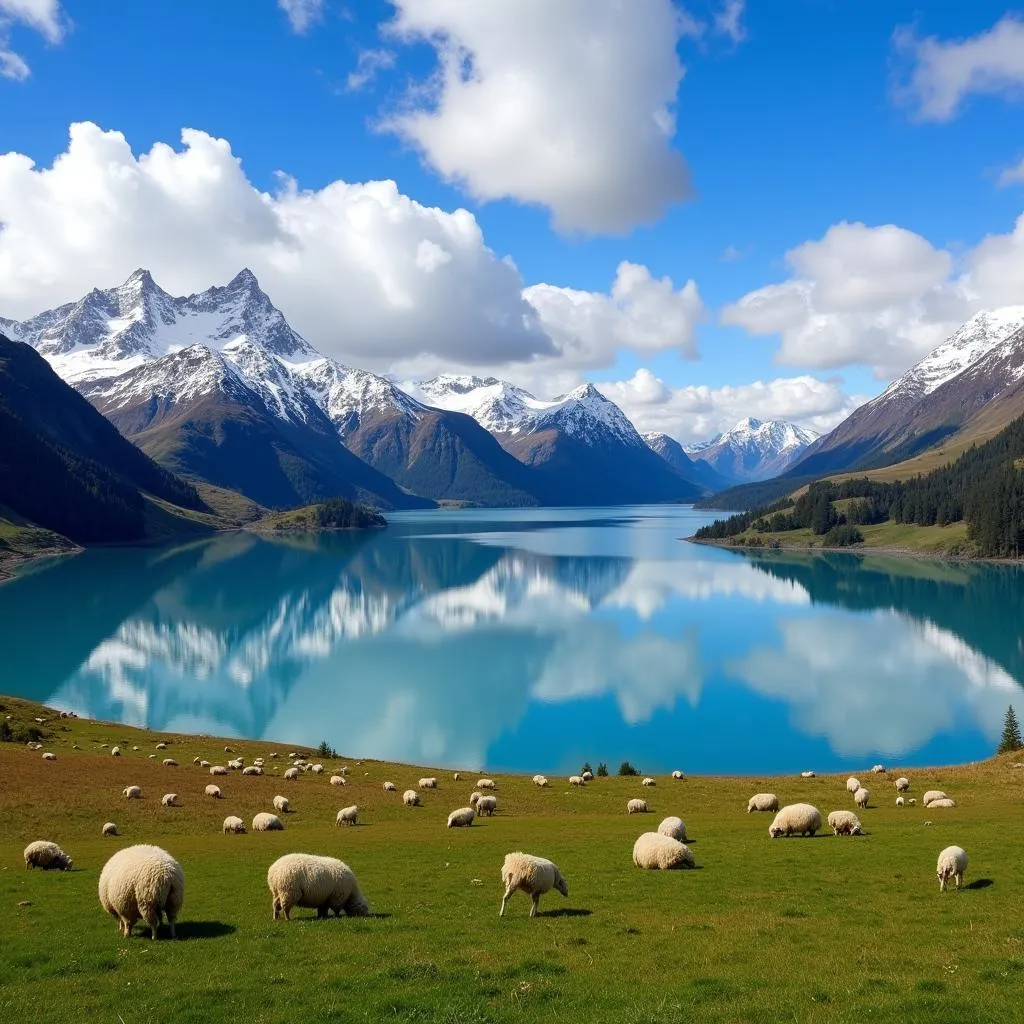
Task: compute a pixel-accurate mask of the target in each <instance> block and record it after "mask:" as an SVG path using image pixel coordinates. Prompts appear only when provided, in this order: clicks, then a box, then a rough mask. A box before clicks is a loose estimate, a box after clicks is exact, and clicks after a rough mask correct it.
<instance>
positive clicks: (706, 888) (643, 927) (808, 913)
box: [0, 698, 1024, 1024]
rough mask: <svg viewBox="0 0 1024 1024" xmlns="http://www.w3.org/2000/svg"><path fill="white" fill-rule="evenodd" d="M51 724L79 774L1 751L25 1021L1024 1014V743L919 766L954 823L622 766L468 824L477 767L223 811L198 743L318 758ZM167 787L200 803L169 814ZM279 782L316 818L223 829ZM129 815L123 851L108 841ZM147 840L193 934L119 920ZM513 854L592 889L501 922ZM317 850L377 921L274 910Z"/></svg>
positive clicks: (305, 791) (18, 1012)
mask: <svg viewBox="0 0 1024 1024" xmlns="http://www.w3.org/2000/svg"><path fill="white" fill-rule="evenodd" d="M0 704H3V705H5V707H4V708H3V710H2V711H0V714H4V715H6V714H12V715H13V716H14V722H15V724H16V725H18V724H24V723H26V722H31V720H32V718H33V717H34V716H35V715H40V717H44V716H46V713H41V712H40V711H39V709H38V707H37V706H33V705H28V704H25V703H24V702H21V701H15V700H13V699H9V698H0ZM49 717H50V721H48V722H47V723H46V724H45V725H44V728H46V729H47V730H52V733H51V735H50V736H49V737H48V738H47V740H46V741H45V746H46V749H51V750H53V751H54V752H55V753H56V754H57V755H58V760H57V761H56V762H52V763H48V762H44V761H42V760H41V758H40V753H39V752H35V751H29V750H27V749H26V748H24V747H21V746H14V745H12V744H0V780H2V784H0V815H2V820H3V822H4V829H3V832H2V833H0V904H2V907H3V913H2V914H0V1020H3V1021H20V1020H31V1021H69V1022H70V1021H84V1020H95V1021H111V1022H117V1021H118V1020H119V1018H120V1020H123V1021H124V1022H125V1024H135V1022H164V1021H166V1022H174V1024H189V1022H197V1024H198V1022H207V1021H231V1022H238V1021H245V1022H246V1024H256V1022H276V1021H304V1022H307V1021H308V1022H319V1021H345V1022H371V1021H374V1022H375V1021H403V1022H405V1021H408V1022H451V1024H474V1022H478V1024H505V1022H526V1021H531V1022H532V1021H560V1022H583V1021H594V1022H606V1021H623V1022H626V1024H634V1022H635V1024H641V1022H643V1024H675V1022H684V1021H685V1022H690V1021H701V1022H712V1024H715V1022H723V1024H724V1022H745V1021H750V1022H754V1021H757V1022H762V1021H767V1022H776V1021H778V1022H782V1021H787V1022H788V1021H812V1022H822V1024H824V1022H829V1024H831V1022H835V1021H851V1022H853V1021H857V1022H860V1021H863V1020H865V1019H868V1020H875V1021H901V1022H920V1024H925V1022H927V1024H935V1022H940V1024H941V1022H947V1021H948V1022H950V1024H952V1022H954V1021H955V1022H957V1024H963V1022H964V1021H972V1022H974V1021H986V1022H1006V1024H1010V1022H1017V1021H1019V1020H1020V1015H1021V1011H1020V1005H1021V1003H1020V992H1021V985H1022V983H1024V921H1022V919H1021V914H1020V911H1021V907H1022V905H1024V903H1022V896H1024V893H1022V882H1021V873H1020V850H1021V849H1022V847H1024V813H1022V807H1021V795H1020V793H1021V789H1020V786H1021V783H1022V782H1024V769H1013V768H1011V767H1010V765H1011V764H1012V763H1014V762H1015V761H1016V760H1017V759H1018V758H1022V757H1024V755H1020V754H1018V755H1016V757H1014V756H1009V757H1004V758H1001V759H998V760H992V761H989V762H985V763H982V764H977V765H972V766H966V767H960V768H940V769H934V770H925V769H912V770H908V771H907V772H906V774H907V775H908V776H909V777H910V779H911V782H912V789H911V794H910V795H914V794H916V795H917V796H918V798H919V797H920V795H921V793H922V792H923V791H924V790H925V789H928V788H940V789H945V790H947V791H948V792H950V793H951V794H952V795H953V796H954V797H955V798H956V799H957V801H958V806H957V807H956V808H955V809H953V810H947V811H931V812H929V811H926V810H925V809H923V808H921V807H916V808H909V807H908V808H904V809H902V810H900V809H897V808H896V807H895V803H894V800H895V790H894V788H893V785H892V780H893V778H894V777H895V776H894V773H893V771H892V770H890V772H889V774H888V775H887V776H873V775H870V774H867V775H862V776H861V779H862V781H864V782H865V783H866V784H867V785H868V786H869V788H870V789H871V790H872V791H873V799H872V801H871V803H872V805H876V806H872V807H870V808H868V809H867V810H865V811H863V812H861V820H862V821H863V823H864V825H865V827H866V829H867V831H868V833H869V834H868V835H867V836H864V837H861V838H844V839H836V838H834V837H832V836H831V834H829V835H828V836H819V837H817V838H814V839H789V840H775V841H773V840H770V839H769V838H768V835H767V828H768V824H769V822H770V820H771V815H770V814H751V815H747V814H746V813H745V807H746V800H747V798H748V796H749V795H750V794H751V793H752V792H756V791H759V790H762V789H768V790H771V791H773V792H776V793H778V794H779V796H780V797H781V798H782V799H783V800H784V801H786V802H789V801H796V800H810V801H811V802H813V803H814V804H815V805H816V806H818V807H819V808H820V809H821V811H822V812H823V814H827V812H828V811H829V810H832V809H835V808H837V807H848V806H851V803H850V797H849V794H847V792H846V790H845V786H844V783H845V776H843V777H841V778H840V777H836V776H819V777H818V778H815V779H806V780H805V779H800V778H789V777H786V778H772V779H769V778H710V777H699V776H698V777H691V778H688V779H686V780H685V781H682V782H674V781H673V780H671V779H670V778H667V777H664V776H659V777H658V778H657V783H658V784H657V787H656V788H654V789H641V787H640V780H639V779H627V778H609V779H598V780H595V781H594V783H592V784H591V785H590V786H588V787H587V788H585V789H583V790H570V789H569V787H568V786H567V785H566V784H565V781H564V780H563V779H557V780H556V779H554V778H552V782H553V785H552V786H551V788H550V789H546V790H538V789H536V788H535V787H533V786H532V785H531V783H530V781H529V779H528V778H524V777H515V776H509V775H502V774H495V773H488V774H490V775H491V776H492V777H493V778H495V779H496V781H497V784H498V789H497V796H498V801H499V803H498V807H499V813H498V814H497V815H496V816H495V817H494V818H491V819H485V820H483V821H480V822H478V823H477V824H476V825H474V826H473V827H472V828H469V829H460V830H451V831H448V830H446V829H445V827H444V823H445V819H446V817H447V814H448V812H449V811H450V810H452V809H453V808H455V807H459V806H462V805H464V804H465V803H466V800H467V798H468V796H469V793H470V791H471V789H472V786H473V783H474V781H475V779H476V777H477V773H476V772H475V771H469V772H467V773H465V774H464V775H463V779H462V781H459V782H455V781H453V779H452V776H451V773H450V772H442V771H440V770H434V771H433V772H431V773H432V774H436V775H438V777H439V779H440V789H439V790H438V791H437V792H427V793H425V794H424V795H423V800H424V804H425V806H424V807H422V808H419V809H412V808H405V807H403V806H402V805H401V804H400V792H399V794H385V793H383V792H382V790H381V782H382V781H383V780H384V779H386V778H390V779H392V780H393V781H394V782H395V783H396V784H397V785H398V787H399V791H401V790H402V789H404V788H406V787H408V786H410V785H414V784H415V781H416V780H417V779H418V778H419V776H420V775H421V774H422V773H423V771H424V769H420V768H412V767H406V766H399V765H393V764H385V763H381V762H376V761H365V762H364V763H362V764H357V762H356V760H355V759H353V758H351V757H350V758H347V759H344V761H342V760H339V761H337V762H333V761H332V762H327V763H328V766H329V768H330V767H334V766H335V765H337V764H340V763H346V764H348V766H349V768H350V772H351V774H350V776H349V778H350V780H351V781H350V784H349V786H347V787H346V788H345V789H338V788H336V787H332V786H330V785H329V784H328V781H327V774H325V775H323V776H313V775H312V774H309V775H304V776H303V777H301V778H300V779H298V780H296V781H293V782H285V781H284V780H282V779H279V778H274V777H272V776H264V777H263V778H243V777H240V776H237V775H232V776H231V777H228V778H226V779H222V780H216V781H218V782H219V783H220V784H221V786H222V789H223V790H224V793H225V798H224V799H223V800H220V801H214V800H212V799H209V798H207V797H204V796H203V795H202V791H203V787H204V786H205V785H206V784H207V783H208V782H209V781H211V780H210V776H209V775H208V774H207V772H206V771H205V770H201V769H200V768H198V767H193V766H192V764H191V760H192V757H193V756H198V755H202V756H205V757H206V758H208V759H209V760H212V761H218V760H219V761H223V760H224V759H226V758H227V756H228V755H227V754H225V753H224V750H223V747H224V745H225V743H227V744H228V745H230V746H231V747H233V748H234V750H235V751H236V752H238V753H240V754H242V755H243V756H245V757H246V758H247V759H251V758H252V757H253V756H255V755H257V754H263V755H264V756H266V755H268V754H269V753H270V752H271V751H272V750H278V751H280V752H282V753H287V752H288V751H289V749H295V748H289V747H288V746H280V745H275V744H271V743H264V742H241V741H235V740H227V741H224V740H214V739H209V738H205V739H204V738H197V737H187V736H171V737H168V739H169V741H170V746H169V747H168V749H167V751H166V754H167V755H172V756H174V757H175V758H176V759H177V760H178V761H180V762H181V764H180V767H178V768H167V767H164V766H163V765H162V764H160V762H159V760H156V761H153V760H150V759H149V758H148V756H147V755H148V754H149V753H157V754H158V755H159V757H163V756H165V753H164V752H159V751H156V750H155V749H154V747H155V743H156V742H157V740H158V739H160V738H161V737H160V736H159V735H158V734H156V733H150V732H146V731H136V730H132V729H129V728H126V727H123V726H118V725H109V724H103V723H93V722H83V721H77V720H72V721H70V722H69V721H61V720H59V719H56V720H54V719H53V718H52V715H50V716H49ZM74 743H77V744H78V745H79V746H80V747H81V749H80V750H77V751H76V750H74V749H72V745H73V744H74ZM101 743H107V744H113V743H120V744H121V747H122V749H123V750H125V755H124V756H123V757H121V758H120V759H115V758H112V757H111V756H110V755H109V753H108V751H107V750H104V749H102V748H101V747H100V744H101ZM353 743H354V745H358V738H357V737H354V738H353ZM132 744H138V745H139V746H140V748H141V749H140V751H139V752H137V753H133V752H132V751H131V746H132ZM612 754H613V752H610V751H608V752H606V751H594V752H593V756H592V758H591V759H592V760H596V759H597V758H598V757H603V758H604V759H605V760H612V759H613V757H612ZM270 763H275V762H270ZM283 763H285V762H284V759H283V758H278V759H277V762H276V764H277V765H279V766H280V765H282V764H283ZM680 763H681V767H683V768H684V769H685V767H686V764H685V755H684V754H682V753H681V755H680ZM477 767H478V768H479V766H477ZM538 767H539V768H542V767H543V765H538ZM641 767H642V766H641ZM364 773H365V774H364ZM129 783H134V784H138V785H141V786H142V789H143V794H144V799H143V800H142V801H138V802H127V801H124V800H123V799H121V797H120V790H121V788H122V787H123V786H124V785H126V784H129ZM168 791H176V792H178V793H179V794H180V795H181V799H182V801H183V804H184V806H182V807H180V808H176V809H175V808H163V807H161V806H160V803H159V801H160V796H161V795H162V794H163V793H164V792H168ZM278 792H281V793H284V794H285V795H287V796H288V797H289V798H290V799H291V802H292V807H293V808H294V812H295V813H293V814H290V815H288V816H287V817H286V818H285V826H286V829H285V831H284V832H282V833H270V834H262V835H255V834H251V833H250V834H248V835H245V836H224V835H222V834H221V833H220V824H221V822H222V820H223V818H224V817H225V816H226V815H227V814H234V813H237V814H239V815H240V816H241V817H242V818H243V819H247V820H248V819H251V817H252V815H253V814H254V813H255V812H256V811H258V810H265V809H271V800H272V798H273V796H274V794H275V793H278ZM641 794H642V795H643V796H644V797H646V799H647V800H648V802H649V804H650V806H651V807H652V810H653V812H654V813H652V814H650V815H647V816H643V817H638V816H633V817H627V816H626V814H625V803H626V800H627V799H628V798H629V797H631V796H635V795H641ZM348 803H357V804H359V806H360V817H361V819H362V822H363V823H361V824H360V825H359V826H357V827H355V828H348V829H341V828H337V827H335V826H334V824H333V821H334V815H335V813H336V811H337V809H338V808H339V807H341V806H344V805H345V804H348ZM668 814H679V815H680V816H681V817H683V818H684V819H685V820H686V822H687V828H688V831H689V833H690V834H691V836H692V837H693V844H692V848H693V850H694V853H695V855H696V858H697V863H698V865H699V867H700V869H699V870H696V871H684V872H665V873H660V872H642V871H639V870H637V869H636V868H634V867H633V865H632V863H631V858H630V853H631V848H632V844H633V841H634V839H635V838H636V836H637V835H638V834H639V833H640V832H641V831H643V830H645V829H650V828H654V827H656V825H657V822H658V821H659V820H660V819H661V818H662V817H663V816H665V815H668ZM107 820H112V821H115V822H117V824H118V826H119V828H120V829H121V832H122V837H121V838H117V839H106V840H105V839H102V838H101V837H100V835H99V832H100V827H101V825H102V823H103V822H104V821H107ZM926 820H932V821H934V825H933V826H932V827H926V826H925V825H924V822H925V821H926ZM37 838H49V839H53V840H55V841H57V842H59V843H60V844H61V845H62V846H63V847H64V849H65V850H66V851H67V852H68V853H70V854H71V856H72V857H73V858H74V861H75V869H74V870H73V871H71V872H68V873H44V872H39V871H26V870H25V869H24V867H23V861H22V857H21V851H22V849H23V847H24V846H25V845H26V844H27V843H28V842H29V841H31V840H33V839H37ZM136 842H155V843H158V844H159V845H161V846H164V847H165V848H166V849H168V850H169V851H170V852H171V853H173V854H174V855H175V856H176V857H177V858H178V860H179V861H180V862H181V864H182V866H183V868H184V870H185V875H186V896H185V905H184V911H183V914H182V917H181V919H180V924H179V930H180V939H179V940H178V941H176V942H170V941H161V942H157V943H152V942H150V941H149V940H148V939H147V938H144V937H142V932H141V930H137V931H136V934H135V935H133V936H132V937H131V938H130V939H123V938H122V937H121V936H120V935H119V934H118V931H117V927H116V925H115V923H114V921H113V920H112V919H111V918H110V917H108V916H107V915H105V914H104V913H103V912H102V910H101V909H100V907H99V904H98V901H97V898H96V882H97V877H98V874H99V871H100V869H101V867H102V865H103V863H104V861H105V860H106V858H107V857H109V856H110V855H111V853H112V852H113V851H114V850H116V849H118V848H120V847H122V846H125V845H128V844H130V843H136ZM951 843H957V844H959V845H962V846H964V847H965V848H966V849H967V851H968V853H969V854H970V858H971V864H970V868H969V871H968V876H967V881H968V883H970V885H971V887H970V888H968V889H966V890H965V891H962V892H960V893H955V892H950V893H946V894H940V893H939V891H938V885H937V883H936V880H935V875H934V870H935V860H936V857H937V855H938V852H939V850H940V849H941V848H942V847H944V846H946V845H949V844H951ZM515 849H525V850H527V851H531V852H535V853H538V854H541V855H544V856H548V857H551V858H552V859H553V860H555V861H556V862H557V863H558V864H559V866H560V867H561V868H562V870H563V872H564V873H565V875H566V876H567V878H568V880H569V884H570V897H569V898H568V899H563V898H562V897H561V896H559V895H558V894H557V893H551V894H548V895H547V896H545V897H544V898H543V899H542V901H541V915H540V916H539V917H538V918H537V919H535V920H530V919H529V918H528V916H527V912H528V908H529V901H528V899H527V898H526V897H524V896H523V895H522V894H517V895H516V896H515V897H513V899H512V900H511V902H510V906H509V911H508V913H507V915H506V917H505V918H504V919H499V918H498V916H497V911H498V905H499V903H500V898H501V885H500V880H499V871H500V866H501V861H502V858H503V856H504V854H505V853H507V852H508V851H510V850H515ZM296 850H299V851H306V852H311V853H322V854H329V855H333V856H339V857H341V858H343V859H344V860H345V861H346V862H347V863H349V864H350V865H351V866H352V867H353V868H354V870H355V871H356V873H357V875H358V877H359V879H360V883H361V885H362V887H363V889H364V891H365V892H366V894H367V896H368V898H369V899H370V901H371V904H372V906H373V910H374V912H375V915H376V916H372V917H369V918H366V919H352V920H349V919H345V918H342V919H340V920H339V919H330V920H325V921H319V920H317V919H316V918H315V912H313V911H302V910H300V911H296V912H295V914H294V915H293V919H292V921H291V922H287V923H286V922H283V921H278V922H273V921H272V920H271V907H270V894H269V892H268V890H267V888H266V881H265V878H266V870H267V867H268V866H269V865H270V863H271V862H272V861H273V860H274V859H275V858H276V857H278V856H280V855H281V854H283V853H285V852H290V851H296ZM22 902H27V903H28V904H29V905H27V906H19V904H21V903H22Z"/></svg>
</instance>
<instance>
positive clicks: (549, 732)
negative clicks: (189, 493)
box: [0, 506, 1024, 773]
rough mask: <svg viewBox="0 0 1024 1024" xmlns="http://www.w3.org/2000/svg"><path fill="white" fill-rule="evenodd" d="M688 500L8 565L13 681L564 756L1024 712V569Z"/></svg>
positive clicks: (822, 764) (501, 763)
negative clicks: (902, 556) (796, 544)
mask: <svg viewBox="0 0 1024 1024" xmlns="http://www.w3.org/2000/svg"><path fill="white" fill-rule="evenodd" d="M704 521H705V517H703V516H702V515H700V514H698V513H696V512H694V511H692V510H690V509H686V508H668V509H666V508H663V507H660V506H659V507H649V508H627V509H622V508H617V509H587V510H582V511H581V510H576V509H557V510H551V509H547V510H528V511H472V512H460V513H450V512H449V513H444V512H431V513H407V514H401V515H396V516H393V517H392V525H391V526H390V527H389V529H387V530H386V531H374V532H371V533H365V534H358V535H335V536H328V537H324V538H318V539H314V538H290V539H288V540H284V541H269V540H263V539H260V538H257V537H254V536H250V535H228V536H222V537H217V538H214V539H211V540H204V541H200V542H194V543H191V544H187V545H183V546H179V547H173V548H155V549H154V548H151V549H131V550H108V551H91V552H87V553H86V554H83V555H81V556H79V557H77V558H73V559H68V560H65V561H62V562H60V563H59V564H56V565H54V566H52V567H50V568H46V569H42V570H39V571H36V572H34V573H31V574H29V575H26V576H24V577H22V578H20V579H17V580H15V581H14V582H12V583H9V584H5V585H4V586H2V587H0V642H2V646H0V651H2V654H0V692H7V693H14V694H17V695H20V696H25V697H31V698H33V699H36V700H40V701H45V702H47V703H49V704H52V705H54V706H56V707H59V708H62V709H67V710H72V711H76V712H78V713H79V714H81V715H89V716H92V717H97V718H108V719H119V720H121V721H123V722H127V723H131V724H135V725H148V726H150V727H152V728H155V729H166V730H181V731H188V732H203V733H217V734H231V735H240V736H249V737H267V738H273V739H279V740H282V741H284V742H293V743H296V744H298V743H302V744H316V743H318V742H319V741H320V740H321V739H324V738H326V739H327V740H329V741H330V742H331V743H332V744H333V745H334V746H336V747H337V748H338V749H339V750H340V751H343V752H344V753H345V754H346V755H348V756H366V757H379V758H390V759H396V760H402V761H411V762H417V763H424V764H436V765H439V766H466V767H469V768H484V767H486V768H488V769H490V770H522V771H530V772H532V771H548V772H552V773H554V772H559V773H568V772H570V771H574V770H576V769H578V767H579V765H580V764H581V763H582V762H583V761H584V760H589V761H591V762H592V763H593V764H595V765H596V764H597V762H598V761H606V762H608V764H609V765H610V766H611V767H612V770H613V771H614V770H615V768H616V767H617V765H618V763H619V762H620V761H621V760H623V759H629V760H630V761H632V762H633V763H634V764H635V765H637V766H638V767H640V768H641V769H642V770H643V771H649V772H655V771H657V772H664V771H668V770H671V769H674V768H677V767H679V768H682V769H683V770H685V771H689V772H733V773H736V772H792V771H797V770H802V769H805V768H814V769H815V770H818V771H826V770H837V769H841V768H847V767H849V768H851V769H853V768H857V769H863V768H864V767H865V766H869V765H870V764H872V763H873V762H875V761H877V760H881V761H897V760H898V761H899V762H900V763H901V764H915V763H917V764H924V763H939V762H958V761H966V760H973V759H977V758H981V757H987V756H988V755H989V754H991V753H992V751H993V750H994V747H995V744H996V742H997V741H998V737H999V733H1000V731H1001V725H1002V718H1003V714H1004V713H1005V711H1006V707H1007V705H1008V704H1009V703H1011V702H1012V701H1015V702H1016V703H1017V705H1018V710H1020V711H1024V699H1022V694H1021V691H1020V683H1021V681H1022V680H1024V640H1022V633H1021V623H1022V620H1024V614H1022V613H1024V607H1022V605H1024V601H1022V597H1024V575H1022V573H1021V571H1020V570H1018V569H1015V568H1009V567H1004V566H983V565H954V564H941V563H934V562H914V561H909V560H905V561H901V560H897V559H892V558H884V557H881V556H874V557H871V558H867V559H864V560H861V559H859V558H857V557H856V556H832V555H827V556H817V557H812V556H802V555H794V554H786V553H773V554H771V555H767V554H765V555H753V556H751V555H744V554H737V553H733V552H728V551H719V550H716V549H712V548H704V547H697V546H694V545H691V544H686V543H683V542H681V541H680V539H679V538H681V537H684V536H687V535H689V534H691V533H692V532H693V531H694V529H696V527H697V526H698V525H700V524H701V523H702V522H704Z"/></svg>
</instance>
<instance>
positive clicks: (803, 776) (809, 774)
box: [800, 772, 814, 779]
mask: <svg viewBox="0 0 1024 1024" xmlns="http://www.w3.org/2000/svg"><path fill="white" fill-rule="evenodd" d="M800 778H801V779H813V778H814V772H801V773H800Z"/></svg>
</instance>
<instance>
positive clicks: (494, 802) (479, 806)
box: [476, 796, 498, 818]
mask: <svg viewBox="0 0 1024 1024" xmlns="http://www.w3.org/2000/svg"><path fill="white" fill-rule="evenodd" d="M497 809H498V798H497V797H496V796H482V797H480V799H479V800H477V802H476V813H477V814H486V815H487V817H488V818H490V817H491V816H492V815H493V814H494V812H495V811H496V810H497Z"/></svg>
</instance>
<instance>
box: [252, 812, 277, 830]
mask: <svg viewBox="0 0 1024 1024" xmlns="http://www.w3.org/2000/svg"><path fill="white" fill-rule="evenodd" d="M252 830H253V832H282V831H284V825H282V824H281V819H280V818H279V817H278V816H277V815H276V814H270V813H269V812H268V811H260V813H259V814H257V815H256V817H254V818H253V819H252Z"/></svg>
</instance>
